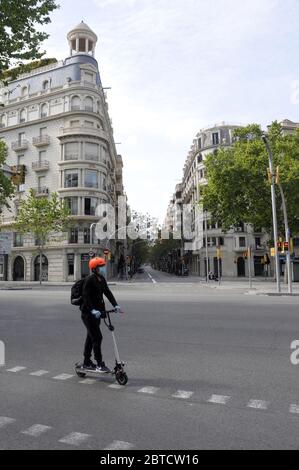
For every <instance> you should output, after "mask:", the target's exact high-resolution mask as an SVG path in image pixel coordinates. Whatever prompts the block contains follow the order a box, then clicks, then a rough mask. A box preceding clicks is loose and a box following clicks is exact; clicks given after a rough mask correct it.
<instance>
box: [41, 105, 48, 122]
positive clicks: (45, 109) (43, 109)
mask: <svg viewBox="0 0 299 470" xmlns="http://www.w3.org/2000/svg"><path fill="white" fill-rule="evenodd" d="M47 116H48V105H47V104H46V103H44V104H42V105H41V108H40V117H41V118H44V117H47Z"/></svg>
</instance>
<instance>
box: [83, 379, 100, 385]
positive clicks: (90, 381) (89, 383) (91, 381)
mask: <svg viewBox="0 0 299 470" xmlns="http://www.w3.org/2000/svg"><path fill="white" fill-rule="evenodd" d="M95 382H97V379H84V380H79V384H86V385H92V384H94V383H95Z"/></svg>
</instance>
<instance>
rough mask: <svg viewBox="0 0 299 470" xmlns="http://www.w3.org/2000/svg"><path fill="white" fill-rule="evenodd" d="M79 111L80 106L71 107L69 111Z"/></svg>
mask: <svg viewBox="0 0 299 470" xmlns="http://www.w3.org/2000/svg"><path fill="white" fill-rule="evenodd" d="M80 110H81V106H80V105H73V106H71V111H80Z"/></svg>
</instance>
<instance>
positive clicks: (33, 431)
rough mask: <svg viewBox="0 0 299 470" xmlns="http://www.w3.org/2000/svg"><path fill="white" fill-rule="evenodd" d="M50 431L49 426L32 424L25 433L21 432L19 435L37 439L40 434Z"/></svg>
mask: <svg viewBox="0 0 299 470" xmlns="http://www.w3.org/2000/svg"><path fill="white" fill-rule="evenodd" d="M50 429H52V427H51V426H44V425H43V424H34V425H33V426H31V427H30V428H28V429H25V431H21V434H26V435H27V436H32V437H39V436H40V435H41V434H43V433H45V432H47V431H49V430H50Z"/></svg>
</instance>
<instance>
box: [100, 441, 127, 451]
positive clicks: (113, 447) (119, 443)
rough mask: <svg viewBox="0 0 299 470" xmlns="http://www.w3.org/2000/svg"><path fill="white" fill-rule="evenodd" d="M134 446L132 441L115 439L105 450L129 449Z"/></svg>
mask: <svg viewBox="0 0 299 470" xmlns="http://www.w3.org/2000/svg"><path fill="white" fill-rule="evenodd" d="M133 447H134V445H133V444H131V443H130V442H124V441H113V442H112V443H111V444H110V445H108V446H107V447H105V449H104V450H128V449H132V448H133Z"/></svg>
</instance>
